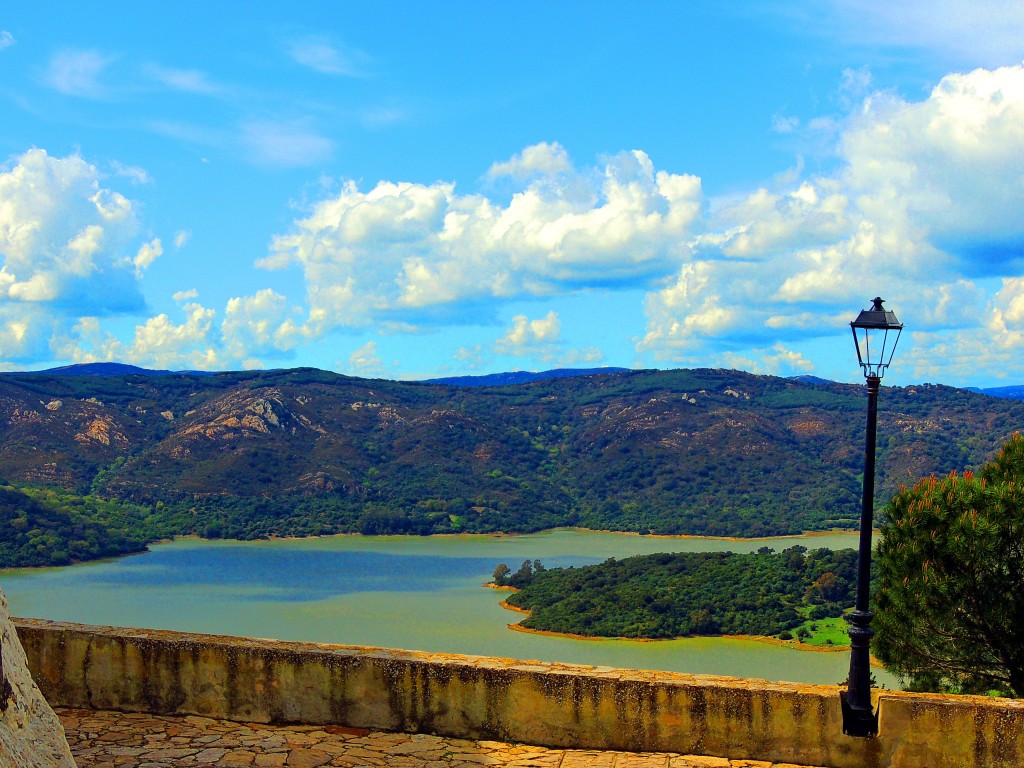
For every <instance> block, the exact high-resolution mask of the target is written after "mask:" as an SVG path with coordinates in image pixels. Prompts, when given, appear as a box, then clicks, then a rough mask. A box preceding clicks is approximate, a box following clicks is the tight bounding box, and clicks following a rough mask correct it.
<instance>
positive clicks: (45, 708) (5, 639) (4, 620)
mask: <svg viewBox="0 0 1024 768" xmlns="http://www.w3.org/2000/svg"><path fill="white" fill-rule="evenodd" d="M0 643H2V644H3V645H2V654H3V656H2V661H3V680H2V681H0V701H2V700H3V699H4V698H6V704H4V705H3V711H2V713H0V766H3V768H8V767H9V768H75V761H74V760H73V759H72V758H71V751H70V750H69V749H68V743H67V741H66V740H65V739H64V728H63V727H62V726H61V724H60V721H59V720H58V719H57V716H56V715H54V714H53V710H52V709H50V707H49V705H48V704H47V703H46V700H45V699H44V698H43V695H42V694H41V693H40V692H39V688H37V687H36V684H35V683H34V682H33V681H32V677H31V675H30V674H29V670H28V662H27V661H26V659H25V651H24V649H22V647H21V643H20V642H18V635H17V633H16V632H15V630H14V625H13V624H11V617H10V614H9V613H8V612H7V597H6V596H5V595H4V593H3V592H2V591H0Z"/></svg>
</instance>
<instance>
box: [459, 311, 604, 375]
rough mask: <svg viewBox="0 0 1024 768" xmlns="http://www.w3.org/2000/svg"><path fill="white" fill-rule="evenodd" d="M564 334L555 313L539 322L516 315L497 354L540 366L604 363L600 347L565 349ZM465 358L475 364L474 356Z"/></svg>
mask: <svg viewBox="0 0 1024 768" xmlns="http://www.w3.org/2000/svg"><path fill="white" fill-rule="evenodd" d="M561 334H562V323H561V320H560V319H559V317H558V313H557V312H555V311H554V310H551V311H550V312H548V313H547V314H546V315H545V316H544V317H540V318H537V319H535V320H530V319H529V318H528V317H527V316H526V315H516V316H515V317H513V318H512V325H511V326H510V327H509V328H508V329H507V330H506V332H505V334H504V335H503V336H501V337H500V338H498V339H497V340H495V342H494V352H495V353H496V354H499V355H507V356H510V357H528V358H532V359H533V360H535V361H536V362H538V363H542V364H545V365H557V366H561V367H568V366H574V365H593V364H595V363H599V362H601V361H602V360H604V354H603V353H602V352H601V350H599V349H597V348H596V347H589V348H586V349H565V345H564V344H563V342H562V339H561ZM463 359H465V360H466V361H467V362H471V361H472V360H473V356H471V355H469V354H464V355H463Z"/></svg>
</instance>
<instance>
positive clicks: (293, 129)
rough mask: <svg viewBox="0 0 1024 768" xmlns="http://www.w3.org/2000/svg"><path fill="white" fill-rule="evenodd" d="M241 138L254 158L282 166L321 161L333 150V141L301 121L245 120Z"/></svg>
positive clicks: (262, 163)
mask: <svg viewBox="0 0 1024 768" xmlns="http://www.w3.org/2000/svg"><path fill="white" fill-rule="evenodd" d="M242 141H243V144H244V145H245V147H246V149H247V150H248V154H249V157H250V158H251V159H252V160H253V161H254V162H256V163H258V164H260V165H270V166H280V167H285V168H292V167H300V166H307V165H314V164H316V163H320V162H323V161H325V160H327V159H328V158H329V157H330V156H331V153H332V152H333V151H334V142H332V141H331V140H330V139H328V138H325V137H324V136H321V135H320V134H318V133H317V132H316V131H314V130H312V129H311V128H310V127H309V126H308V125H306V124H305V123H304V122H302V121H292V122H288V123H274V122H253V123H248V124H247V125H245V126H243V127H242Z"/></svg>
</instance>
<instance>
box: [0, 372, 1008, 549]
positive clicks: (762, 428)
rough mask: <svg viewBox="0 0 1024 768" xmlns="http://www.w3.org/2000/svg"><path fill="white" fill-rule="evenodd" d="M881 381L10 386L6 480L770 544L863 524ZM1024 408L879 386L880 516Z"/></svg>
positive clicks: (367, 522)
mask: <svg viewBox="0 0 1024 768" xmlns="http://www.w3.org/2000/svg"><path fill="white" fill-rule="evenodd" d="M864 409H865V394H864V391H863V387H861V386H852V385H843V384H833V383H828V382H811V383H804V382H798V381H791V380H787V379H781V378H775V377H770V376H755V375H752V374H748V373H742V372H738V371H728V370H703V369H702V370H675V371H627V372H616V373H607V374H598V375H591V376H580V377H573V378H557V379H550V380H544V381H537V382H533V383H528V384H520V385H510V386H495V387H486V386H485V387H457V386H450V385H441V384H425V383H411V382H394V381H383V380H365V379H356V378H350V377H346V376H341V375H337V374H333V373H328V372H325V371H319V370H314V369H294V370H282V371H261V372H239V373H222V374H215V375H207V376H196V375H185V374H164V375H145V376H143V375H125V376H68V375H55V374H52V373H35V374H28V373H21V374H2V375H0V478H3V479H4V480H5V481H6V482H7V483H9V484H12V485H15V486H18V487H37V488H51V489H60V490H62V491H66V492H69V493H74V494H78V495H83V496H84V495H87V494H92V495H93V496H95V497H96V498H105V499H120V500H123V501H125V502H130V503H132V504H136V505H139V507H140V508H142V509H145V510H147V513H152V520H151V521H150V525H151V526H153V529H154V530H160V531H164V532H174V533H197V534H200V535H205V536H227V537H236V538H252V537H260V536H268V535H275V534H280V535H285V534H287V535H305V534H320V533H333V532H338V531H361V532H365V533H387V532H394V533H423V534H425V533H438V532H455V531H481V532H487V531H530V530H537V529H542V528H548V527H553V526H564V525H578V526H585V527H590V528H605V529H618V530H632V531H642V532H645V531H651V532H656V533H689V534H717V535H736V536H763V535H769V534H785V533H796V532H801V531H805V530H819V529H829V528H833V527H851V526H854V525H855V524H856V520H857V517H858V514H859V509H860V505H859V500H858V499H859V493H860V472H861V465H862V461H863V439H864V438H863V435H864ZM1022 427H1024V403H1021V402H1019V401H1016V400H1007V399H997V398H992V397H987V396H985V395H981V394H976V393H972V392H967V391H964V390H959V389H953V388H950V387H944V386H938V385H920V386H914V387H906V388H891V387H886V388H884V389H883V391H882V395H881V401H880V415H879V429H878V432H879V457H878V468H879V493H878V502H879V506H882V505H884V503H885V502H886V501H887V500H888V497H889V495H890V494H891V493H892V492H894V491H895V490H896V489H897V488H898V487H899V484H900V483H902V482H907V481H912V480H916V479H917V478H919V477H921V476H925V475H928V474H930V473H939V474H944V473H946V472H948V471H950V470H953V469H964V468H966V467H971V466H976V465H979V464H981V463H983V462H984V461H986V460H987V459H989V458H990V457H991V456H992V455H993V454H994V453H995V451H996V449H997V448H998V447H999V446H1000V445H1001V444H1002V443H1003V442H1004V441H1005V440H1006V438H1007V437H1008V436H1009V435H1010V434H1011V433H1013V432H1014V431H1016V430H1019V429H1021V428H1022Z"/></svg>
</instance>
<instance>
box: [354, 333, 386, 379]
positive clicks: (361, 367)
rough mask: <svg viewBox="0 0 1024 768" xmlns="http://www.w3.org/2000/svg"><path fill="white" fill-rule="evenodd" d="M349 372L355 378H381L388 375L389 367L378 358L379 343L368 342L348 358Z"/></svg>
mask: <svg viewBox="0 0 1024 768" xmlns="http://www.w3.org/2000/svg"><path fill="white" fill-rule="evenodd" d="M347 370H348V371H349V373H351V374H352V375H353V376H362V377H364V378H379V377H382V376H384V375H385V374H386V373H387V366H386V365H385V364H384V361H383V360H381V359H380V357H378V356H377V343H376V342H374V341H368V342H366V343H365V344H364V345H363V346H361V347H359V349H357V350H355V351H354V352H353V353H352V354H351V355H349V356H348V368H347Z"/></svg>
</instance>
